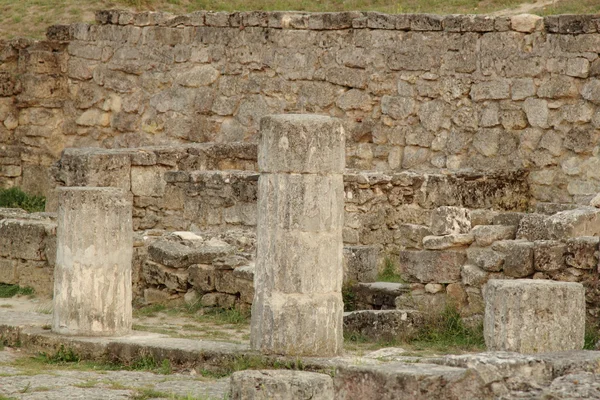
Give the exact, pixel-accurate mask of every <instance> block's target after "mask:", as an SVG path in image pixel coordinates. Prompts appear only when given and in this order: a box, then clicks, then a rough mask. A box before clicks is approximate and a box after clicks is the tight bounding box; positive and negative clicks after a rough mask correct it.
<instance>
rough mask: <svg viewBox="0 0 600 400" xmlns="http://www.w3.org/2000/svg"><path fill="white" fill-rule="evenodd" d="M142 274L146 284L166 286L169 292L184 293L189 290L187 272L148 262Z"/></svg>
mask: <svg viewBox="0 0 600 400" xmlns="http://www.w3.org/2000/svg"><path fill="white" fill-rule="evenodd" d="M142 273H143V277H144V280H145V282H146V284H150V285H165V286H166V287H167V289H169V290H172V291H177V292H183V293H185V292H187V290H188V272H187V271H182V270H180V269H177V268H170V267H165V266H163V265H160V264H157V263H155V262H152V261H146V262H145V263H144V265H143V268H142Z"/></svg>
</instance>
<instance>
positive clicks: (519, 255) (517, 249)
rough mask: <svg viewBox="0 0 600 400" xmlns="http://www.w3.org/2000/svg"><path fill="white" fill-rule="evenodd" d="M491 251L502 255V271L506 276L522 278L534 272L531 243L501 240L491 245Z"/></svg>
mask: <svg viewBox="0 0 600 400" xmlns="http://www.w3.org/2000/svg"><path fill="white" fill-rule="evenodd" d="M492 250H494V251H496V252H498V253H502V254H503V255H504V266H503V271H504V274H505V275H506V276H511V277H513V278H523V277H526V276H529V275H532V274H533V273H534V272H535V270H534V268H533V243H532V242H528V241H525V240H501V241H498V242H495V243H494V244H493V245H492Z"/></svg>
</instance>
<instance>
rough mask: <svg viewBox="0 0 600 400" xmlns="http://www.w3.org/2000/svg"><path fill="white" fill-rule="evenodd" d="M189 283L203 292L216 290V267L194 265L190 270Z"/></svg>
mask: <svg viewBox="0 0 600 400" xmlns="http://www.w3.org/2000/svg"><path fill="white" fill-rule="evenodd" d="M188 273H189V281H190V283H191V284H192V286H193V287H194V288H195V289H196V290H199V291H201V292H212V291H214V290H215V274H216V271H215V267H214V266H212V265H206V264H194V265H190V267H189V268H188Z"/></svg>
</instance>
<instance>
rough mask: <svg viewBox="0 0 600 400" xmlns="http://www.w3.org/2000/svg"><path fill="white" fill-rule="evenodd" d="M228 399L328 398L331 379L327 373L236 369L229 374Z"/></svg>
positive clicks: (331, 393)
mask: <svg viewBox="0 0 600 400" xmlns="http://www.w3.org/2000/svg"><path fill="white" fill-rule="evenodd" d="M229 398H231V399H232V400H244V399H253V400H270V399H278V400H299V399H312V400H331V399H333V398H334V390H333V380H332V378H331V377H330V376H329V375H326V374H318V373H315V372H305V371H286V370H264V371H253V370H247V371H239V372H235V373H234V374H233V375H231V391H230V396H229Z"/></svg>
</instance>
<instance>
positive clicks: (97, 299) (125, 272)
mask: <svg viewBox="0 0 600 400" xmlns="http://www.w3.org/2000/svg"><path fill="white" fill-rule="evenodd" d="M58 202H59V205H58V220H57V222H58V224H57V225H58V226H57V232H56V240H57V249H56V266H55V269H54V313H53V316H52V330H53V331H54V332H57V333H61V334H66V335H84V336H111V335H114V336H117V335H123V334H127V333H128V332H129V331H130V330H131V296H132V293H131V292H132V290H131V259H132V252H133V236H132V235H133V233H132V221H131V210H132V204H131V200H129V199H128V198H127V197H126V194H125V192H124V191H123V190H122V189H118V188H109V187H107V188H98V187H65V188H60V189H58Z"/></svg>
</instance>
